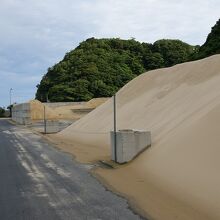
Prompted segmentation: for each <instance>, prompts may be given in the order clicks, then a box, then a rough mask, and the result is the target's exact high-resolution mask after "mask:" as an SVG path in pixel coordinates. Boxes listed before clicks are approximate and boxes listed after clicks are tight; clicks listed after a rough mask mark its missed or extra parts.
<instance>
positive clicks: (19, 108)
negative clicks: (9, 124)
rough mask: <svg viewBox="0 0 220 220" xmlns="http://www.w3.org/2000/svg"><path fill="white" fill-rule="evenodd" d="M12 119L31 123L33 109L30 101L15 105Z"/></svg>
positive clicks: (20, 122)
mask: <svg viewBox="0 0 220 220" xmlns="http://www.w3.org/2000/svg"><path fill="white" fill-rule="evenodd" d="M12 120H13V121H15V122H17V123H18V124H23V125H25V124H30V123H31V109H30V103H22V104H18V105H14V106H13V108H12Z"/></svg>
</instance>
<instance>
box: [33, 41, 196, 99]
mask: <svg viewBox="0 0 220 220" xmlns="http://www.w3.org/2000/svg"><path fill="white" fill-rule="evenodd" d="M193 53H194V47H193V46H191V45H189V44H186V43H184V42H182V41H180V40H159V41H156V42H155V43H154V44H148V43H140V42H138V41H135V40H134V39H131V40H121V39H95V38H90V39H88V40H86V41H84V42H82V43H80V45H79V46H78V47H77V48H75V49H74V50H72V51H71V52H69V53H67V54H66V55H65V57H64V59H63V60H62V61H60V62H59V63H58V64H56V65H54V66H53V67H51V68H49V69H48V72H47V73H46V74H45V75H44V76H43V78H42V80H41V82H40V84H39V85H38V86H37V88H38V89H37V93H36V98H37V99H38V100H40V101H46V100H47V98H48V99H49V100H50V101H61V102H62V101H87V100H90V99H91V98H94V97H108V96H112V95H113V94H114V93H115V92H116V91H118V90H119V89H120V88H121V87H122V86H124V85H125V84H126V83H127V82H128V81H130V80H132V79H133V78H134V77H136V76H137V75H139V74H141V73H143V72H145V71H148V70H152V69H157V68H161V67H168V66H172V65H175V64H177V63H182V62H185V61H188V60H189V59H190V57H191V56H192V54H193Z"/></svg>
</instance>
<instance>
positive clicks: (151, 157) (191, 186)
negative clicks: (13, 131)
mask: <svg viewBox="0 0 220 220" xmlns="http://www.w3.org/2000/svg"><path fill="white" fill-rule="evenodd" d="M117 100H118V105H117V109H118V116H117V117H118V128H119V129H128V128H131V129H144V130H149V131H151V132H152V143H153V144H152V147H151V148H150V149H149V150H147V151H145V152H144V153H143V154H142V155H141V156H139V157H138V158H137V159H136V160H135V161H133V162H132V163H130V164H128V165H127V166H125V167H122V168H120V169H118V170H116V171H111V170H109V171H100V174H101V175H102V176H103V177H104V178H105V179H106V180H108V181H109V182H110V184H112V185H113V186H114V187H115V188H116V189H118V190H120V191H121V192H123V193H126V194H127V195H129V196H131V197H132V198H133V199H134V200H135V201H137V202H138V204H139V205H140V206H141V208H142V209H143V210H145V211H146V212H147V213H148V214H149V215H150V216H152V217H154V218H156V219H187V220H188V219H220V209H219V204H220V190H219V186H220V55H215V56H212V57H209V58H206V59H203V60H199V61H195V62H189V63H184V64H180V65H176V66H174V67H171V68H165V69H159V70H155V71H150V72H148V73H145V74H142V75H140V76H139V77H137V78H136V79H134V80H132V81H131V82H130V83H128V84H127V85H126V86H124V87H123V88H122V89H121V90H120V91H119V92H118V93H117ZM112 118H113V116H112V100H109V101H107V102H106V103H105V104H103V105H101V106H100V107H98V108H97V109H96V110H94V111H93V112H91V113H90V114H88V115H87V116H85V117H84V118H82V119H81V120H79V121H78V122H76V123H75V124H73V125H72V126H70V127H68V128H67V129H65V130H64V131H62V132H61V133H60V134H59V135H58V136H59V137H61V138H62V139H66V140H70V141H74V142H78V143H80V144H83V145H86V146H90V147H91V150H90V151H89V148H88V147H87V149H88V152H87V154H89V155H90V156H91V158H92V157H93V158H95V155H94V154H92V149H93V147H94V146H96V147H98V148H99V150H100V151H102V150H103V151H106V149H108V148H109V146H110V143H109V131H110V130H112V127H113V126H112ZM109 151H110V150H109ZM100 159H101V158H100ZM158 192H160V193H158ZM162 195H163V196H162ZM171 198H172V200H171ZM174 201H175V202H174Z"/></svg>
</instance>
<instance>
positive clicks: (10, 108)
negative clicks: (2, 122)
mask: <svg viewBox="0 0 220 220" xmlns="http://www.w3.org/2000/svg"><path fill="white" fill-rule="evenodd" d="M12 90H13V89H12V88H10V91H9V97H10V105H9V111H10V117H12V106H11V96H12Z"/></svg>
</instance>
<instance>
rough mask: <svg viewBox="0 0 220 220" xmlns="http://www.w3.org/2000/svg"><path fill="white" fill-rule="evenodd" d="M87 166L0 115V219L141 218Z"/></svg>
mask: <svg viewBox="0 0 220 220" xmlns="http://www.w3.org/2000/svg"><path fill="white" fill-rule="evenodd" d="M90 169H91V166H89V165H83V164H80V163H78V162H76V161H74V160H73V159H72V157H71V156H70V155H68V154H65V153H62V152H60V151H59V150H57V149H55V148H54V147H53V146H52V145H50V144H49V143H48V142H47V141H45V140H44V139H43V138H42V137H41V136H38V135H36V134H34V133H32V132H31V131H30V130H28V129H26V128H24V127H22V126H15V125H12V124H11V123H9V121H8V120H5V119H1V120H0V219H1V220H44V219H45V220H58V219H63V220H78V219H79V220H84V219H85V220H93V219H94V220H101V219H103V220H114V219H120V220H129V219H132V220H133V219H140V217H139V216H138V215H136V214H134V213H133V212H132V211H131V210H130V209H129V208H128V204H127V201H126V200H125V199H123V198H121V197H118V196H116V195H115V194H113V193H111V192H110V191H107V190H106V189H105V188H104V187H103V186H102V185H101V184H100V183H99V182H98V181H97V180H96V179H95V178H94V177H92V176H91V175H90V173H89V170H90Z"/></svg>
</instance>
